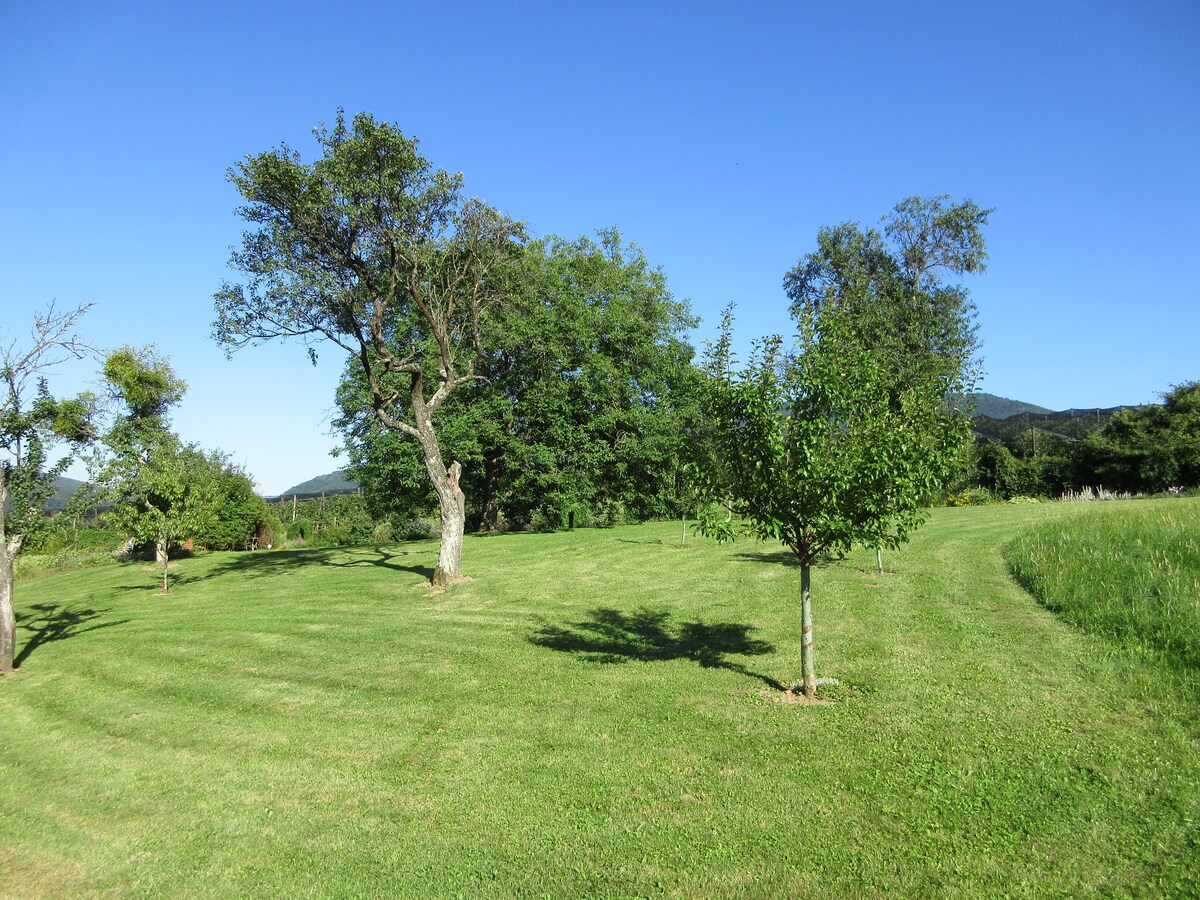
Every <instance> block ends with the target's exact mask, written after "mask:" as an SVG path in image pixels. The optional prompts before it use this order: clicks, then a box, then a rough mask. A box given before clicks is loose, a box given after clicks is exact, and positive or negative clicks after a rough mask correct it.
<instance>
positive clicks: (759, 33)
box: [0, 0, 1200, 493]
mask: <svg viewBox="0 0 1200 900" xmlns="http://www.w3.org/2000/svg"><path fill="white" fill-rule="evenodd" d="M1198 47H1200V3H1197V2H1195V0H1175V2H1168V0H1137V2H1103V0H1100V2H1087V3H1084V2H1064V0H1049V2H1045V0H1037V2H1004V3H962V2H958V0H955V2H921V0H913V2H906V3H895V2H844V3H843V2H836V3H828V2H824V3H817V2H808V0H790V2H777V3H772V2H756V3H741V4H735V3H709V2H697V0H692V2H645V0H643V2H607V3H603V4H599V3H597V4H586V3H563V2H544V3H537V2H495V0H492V2H438V3H432V2H420V3H416V2H403V0H398V2H371V3H355V2H353V0H350V2H345V3H313V2H307V0H294V2H287V3H256V2H253V0H246V2H236V3H209V2H204V0H197V2H192V3H187V4H174V3H162V2H145V3H131V2H122V0H114V2H111V3H104V4H97V3H91V2H69V0H66V2H54V3H47V2H43V0H4V2H3V3H0V129H2V130H0V136H2V137H0V179H2V180H3V191H2V193H0V332H2V333H4V334H5V335H7V336H8V337H9V338H10V339H11V338H12V337H13V336H18V335H22V334H24V333H26V331H27V330H28V327H29V325H30V323H31V321H32V315H33V312H34V310H35V309H38V308H41V307H44V306H45V304H46V303H48V302H49V301H56V302H57V303H58V304H59V305H60V306H73V305H75V304H77V303H80V302H85V301H88V302H94V303H95V307H94V308H93V309H92V310H91V311H90V312H89V313H88V315H87V316H86V317H85V318H84V320H83V321H82V323H81V331H82V332H83V333H84V334H85V336H87V337H89V338H90V339H91V340H92V342H93V343H95V344H97V345H99V346H101V347H104V348H113V347H116V346H119V345H122V344H133V345H143V344H148V343H153V344H156V345H157V346H158V348H159V350H160V351H161V352H162V353H164V354H166V355H167V356H169V357H170V358H171V360H172V362H173V364H174V366H175V368H176V370H177V372H178V373H179V374H180V375H181V376H182V377H183V378H184V379H185V380H186V381H187V382H188V383H189V385H190V390H189V392H188V394H187V396H186V397H185V398H184V400H183V402H182V404H181V405H180V407H179V409H178V411H177V412H176V414H175V418H174V423H175V426H176V429H177V430H178V431H179V432H180V434H181V435H182V436H183V437H184V438H185V439H187V440H194V441H198V442H200V443H201V444H202V445H204V446H205V447H206V448H210V449H213V448H219V449H222V450H224V451H226V452H228V453H230V454H231V455H232V456H233V458H234V459H235V460H236V461H238V462H239V463H241V464H243V465H244V466H246V467H247V468H248V470H249V471H250V473H251V474H252V475H253V476H254V478H255V479H256V481H257V483H258V485H259V487H260V489H261V490H263V491H265V492H267V493H275V492H278V491H281V490H284V489H286V488H287V487H289V486H290V485H292V484H294V483H296V482H298V481H301V480H304V479H306V478H308V477H311V476H313V475H317V474H321V473H324V472H327V471H330V470H332V469H334V468H336V467H337V465H338V461H337V460H335V459H332V458H330V456H329V452H330V450H332V449H334V448H335V447H336V446H337V440H336V438H335V437H332V436H330V433H329V430H330V429H329V418H330V411H331V409H332V407H333V395H334V386H335V384H336V381H337V376H338V373H339V371H340V368H341V359H340V358H339V357H338V356H337V355H336V351H335V349H334V348H329V349H328V350H327V351H326V352H325V353H323V354H322V357H321V361H320V364H319V365H318V366H317V367H316V368H315V369H314V368H313V367H312V366H310V365H309V364H308V362H307V359H306V356H305V353H304V350H303V348H302V347H300V346H298V345H280V346H269V347H260V348H251V349H246V350H242V351H240V352H239V353H237V354H236V355H235V356H234V358H233V359H232V360H226V359H225V357H224V354H223V352H222V351H221V349H220V348H218V347H217V345H216V344H215V343H214V342H213V341H212V340H211V338H210V337H209V333H210V330H211V322H212V319H213V303H212V294H213V292H214V291H215V290H217V289H218V288H219V287H220V285H221V281H222V279H225V278H229V277H231V273H230V272H229V270H228V269H227V261H228V257H229V248H230V247H231V245H233V244H235V243H236V242H238V241H239V238H240V235H241V232H242V224H241V221H240V220H239V219H237V218H236V217H235V215H234V209H235V208H236V206H237V205H238V196H237V194H236V192H235V191H234V189H233V188H232V186H231V185H229V184H228V183H227V181H226V177H225V173H226V169H227V168H228V167H229V166H230V165H232V164H233V163H235V162H236V161H238V160H239V159H241V158H242V157H244V156H246V155H248V154H254V153H259V152H261V151H264V150H268V149H271V148H273V147H276V146H278V145H279V144H280V143H281V142H287V143H288V144H290V145H291V146H293V147H295V148H297V149H299V150H301V151H302V152H303V153H304V154H305V158H306V159H309V160H311V159H312V158H313V155H314V153H315V148H316V144H315V142H314V141H313V140H312V137H311V129H312V127H313V126H314V125H316V124H318V123H323V122H324V123H331V122H332V120H333V118H334V116H335V114H336V110H337V108H338V107H339V106H342V107H344V108H345V109H346V111H347V113H349V114H353V113H355V112H358V111H367V112H371V113H373V114H374V115H375V116H376V117H377V118H379V119H384V120H387V121H390V122H393V123H395V124H397V125H398V126H399V127H400V128H401V129H402V130H403V131H404V132H405V133H406V134H409V135H412V136H416V137H418V138H420V140H421V150H422V152H423V153H424V155H425V156H426V157H427V158H428V159H430V160H431V161H432V162H433V163H434V164H435V165H437V166H439V167H442V168H446V169H449V170H451V171H462V172H464V173H465V175H466V179H467V186H468V190H469V191H470V192H471V193H473V194H475V195H478V196H480V197H482V198H484V199H485V200H487V201H488V202H490V203H491V204H493V205H495V206H497V207H499V208H500V209H502V210H503V211H504V212H506V213H508V214H509V215H511V216H513V217H515V218H518V219H522V220H524V221H526V222H527V223H528V225H529V228H530V230H531V232H533V233H534V234H551V233H553V234H561V235H566V236H576V235H579V234H591V233H593V232H595V231H596V230H597V229H599V228H602V227H606V226H610V225H616V226H617V227H619V228H620V229H621V231H622V233H623V235H624V236H625V237H626V239H628V240H632V241H634V242H635V243H637V244H639V245H641V246H642V247H643V248H644V249H645V251H646V254H647V256H648V258H649V259H650V260H651V261H652V262H653V263H654V264H656V265H658V266H661V267H662V269H663V271H664V272H665V273H666V275H667V278H668V281H669V284H670V286H671V288H672V290H673V291H674V293H675V295H676V296H677V297H683V298H688V299H690V301H691V303H692V307H693V310H694V312H695V313H696V314H698V315H699V316H700V317H701V318H702V319H703V324H702V325H701V327H700V329H699V330H698V332H697V334H696V335H695V342H696V343H697V345H699V344H700V343H701V342H702V341H703V340H704V339H705V338H706V337H707V336H710V335H711V334H712V331H713V328H714V325H715V322H716V321H717V318H718V316H719V311H720V309H721V308H722V307H723V306H724V305H725V304H726V303H727V302H729V301H735V302H736V303H737V304H738V308H739V314H738V331H739V336H740V337H743V338H746V339H748V338H750V337H752V336H758V335H761V334H765V333H769V332H777V331H786V330H787V328H788V319H787V313H786V301H785V298H784V295H783V291H782V287H781V282H782V278H783V274H784V272H785V271H787V269H788V268H790V267H791V266H792V265H793V264H794V263H795V262H796V261H797V260H798V259H799V258H800V257H801V256H802V255H803V254H805V253H807V252H809V251H810V250H812V249H813V248H814V246H815V238H816V233H817V230H818V229H819V228H820V227H821V226H823V225H834V224H838V223H840V222H844V221H857V222H861V223H863V224H875V223H877V222H878V220H879V218H880V216H882V215H883V214H884V213H886V212H887V211H888V210H889V209H890V208H891V207H892V206H893V205H894V204H895V203H896V202H897V201H899V200H901V199H902V198H904V197H907V196H910V195H913V194H920V195H932V194H940V193H947V194H951V195H953V196H954V197H955V198H959V199H961V198H967V197H969V198H971V199H973V200H975V201H976V202H977V203H979V204H980V205H982V206H986V207H994V208H995V212H994V213H993V214H992V218H991V225H990V227H989V229H988V232H987V236H988V241H989V249H990V254H991V261H990V264H989V268H988V271H987V272H986V273H985V274H983V275H981V276H974V277H971V278H970V279H969V281H968V282H967V284H968V287H969V288H970V290H971V294H972V296H973V298H974V299H975V301H976V303H977V305H978V307H979V324H980V334H981V337H982V340H983V354H984V357H985V367H986V377H985V381H984V383H983V384H982V385H981V388H982V389H983V390H986V391H989V392H991V393H995V394H1001V395H1003V396H1006V397H1011V398H1015V399H1020V400H1025V401H1028V402H1032V403H1037V404H1040V405H1042V406H1048V407H1052V408H1055V409H1062V408H1067V407H1071V406H1075V407H1095V406H1115V405H1117V404H1126V403H1144V402H1152V401H1154V400H1156V399H1157V397H1156V395H1157V393H1158V392H1160V391H1163V390H1166V389H1168V388H1169V386H1170V385H1171V384H1175V383H1180V382H1183V381H1190V380H1194V379H1197V378H1200V288H1198V287H1197V277H1196V263H1197V261H1198V259H1200V226H1198V225H1197V222H1198V219H1197V213H1198V211H1200V53H1198V52H1197V48H1198ZM95 369H96V366H95V364H94V363H89V364H87V365H79V366H70V367H64V369H63V370H62V372H61V373H60V377H59V378H58V379H57V380H56V382H55V384H56V386H57V388H59V389H60V390H62V391H72V390H78V389H80V388H82V387H85V386H86V385H87V382H88V380H89V379H91V378H94V372H95Z"/></svg>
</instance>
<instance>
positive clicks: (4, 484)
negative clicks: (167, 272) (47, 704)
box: [0, 305, 92, 674]
mask: <svg viewBox="0 0 1200 900" xmlns="http://www.w3.org/2000/svg"><path fill="white" fill-rule="evenodd" d="M87 309H88V305H83V306H78V307H76V308H75V309H72V310H69V311H65V312H62V311H58V310H55V308H54V306H53V305H51V306H50V307H49V309H47V310H46V312H45V313H43V314H40V315H37V316H35V318H34V324H33V331H32V335H31V340H30V341H29V342H28V343H27V344H26V343H22V342H21V341H19V340H18V339H16V338H13V339H12V340H5V341H4V343H3V345H2V346H0V391H2V396H0V451H2V452H0V674H6V673H10V672H12V671H13V665H14V658H15V657H14V654H15V650H16V616H15V613H14V610H13V581H14V578H13V568H14V563H15V560H16V557H17V554H19V553H20V552H21V548H22V546H23V545H25V543H26V542H27V541H28V540H29V539H31V538H32V537H34V536H35V535H36V534H37V533H38V532H39V531H40V530H41V529H43V528H44V527H46V524H47V519H46V501H47V500H48V499H49V497H50V496H51V495H52V494H53V493H54V478H55V476H57V475H60V474H61V473H62V472H63V470H64V469H65V468H66V467H67V465H68V464H69V462H70V460H71V455H70V454H69V453H68V454H65V455H62V456H60V457H59V459H58V460H57V461H56V462H52V461H51V456H50V451H51V449H52V445H53V444H54V443H56V442H58V441H61V440H65V441H67V442H68V443H69V444H71V445H73V446H74V447H80V446H82V445H83V444H85V443H86V442H87V441H89V440H90V439H91V437H92V427H91V422H90V416H91V412H92V398H90V397H88V396H81V397H78V398H75V399H72V400H56V399H54V397H52V396H51V394H50V390H49V387H48V384H47V381H46V375H45V373H46V371H47V370H48V369H50V368H53V367H54V366H56V365H59V364H61V363H63V362H65V361H66V360H68V359H71V358H79V357H82V356H83V355H84V354H86V353H88V352H90V349H91V348H90V347H88V345H87V344H86V343H85V342H84V341H83V340H82V339H80V338H79V337H78V336H77V335H76V334H75V333H74V329H75V325H76V322H77V321H78V319H79V317H80V316H82V315H83V314H84V313H85V312H86V311H87Z"/></svg>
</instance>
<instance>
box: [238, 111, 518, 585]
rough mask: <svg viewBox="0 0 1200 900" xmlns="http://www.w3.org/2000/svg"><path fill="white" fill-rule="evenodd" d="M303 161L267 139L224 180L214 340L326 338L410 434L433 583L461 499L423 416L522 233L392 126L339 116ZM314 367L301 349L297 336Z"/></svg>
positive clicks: (457, 552) (457, 559)
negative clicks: (227, 243)
mask: <svg viewBox="0 0 1200 900" xmlns="http://www.w3.org/2000/svg"><path fill="white" fill-rule="evenodd" d="M314 134H315V136H316V138H317V141H318V143H319V144H320V147H321V151H322V156H321V158H320V159H318V160H317V161H316V162H314V163H312V164H311V165H307V164H305V163H303V162H302V161H301V159H300V156H299V154H297V153H296V152H294V151H292V150H291V149H290V148H288V147H286V146H283V147H281V148H280V149H279V150H276V151H271V152H266V153H262V154H259V155H258V156H251V157H247V158H246V160H245V161H244V162H242V163H240V164H238V165H237V166H236V167H235V168H234V169H231V170H230V173H229V178H230V180H231V181H232V182H233V184H234V185H235V186H236V187H237V189H238V190H239V191H240V192H241V194H242V196H243V197H245V198H246V200H247V201H248V205H247V206H245V207H243V208H242V209H240V210H239V215H241V216H242V218H244V219H245V220H246V221H247V222H249V223H250V224H251V226H252V230H251V231H249V232H247V234H246V235H245V238H244V240H243V243H242V249H241V250H240V251H235V252H234V253H233V256H232V259H231V262H230V265H231V266H232V268H234V269H236V270H238V271H240V272H242V273H244V274H245V275H246V276H247V278H248V282H247V283H246V284H244V285H243V284H230V283H225V284H224V286H223V287H222V289H221V290H220V291H218V292H217V293H216V295H215V298H216V310H217V321H216V324H215V337H216V338H217V340H218V341H219V342H221V343H223V344H225V345H226V347H227V348H229V349H230V350H232V349H236V348H238V347H241V346H244V345H246V344H253V343H258V342H261V341H265V340H270V339H273V338H289V337H298V338H301V339H303V340H306V341H311V340H314V339H318V340H327V341H329V342H331V343H333V344H334V345H336V346H338V347H340V348H342V350H344V351H345V352H346V353H347V354H349V356H350V357H351V358H352V359H353V361H354V364H355V365H356V366H357V367H358V368H359V371H360V373H361V377H362V381H363V384H364V386H365V390H366V397H367V400H368V403H369V409H370V410H371V412H372V413H373V414H374V415H375V416H376V418H377V419H378V420H379V422H380V423H381V424H382V425H383V426H384V427H385V428H386V429H388V430H390V431H392V432H395V433H399V434H403V435H405V436H406V437H408V438H411V439H415V440H416V441H417V442H418V444H419V445H420V447H421V453H422V456H423V462H424V465H425V470H426V473H427V474H428V477H429V480H430V483H431V484H432V487H433V490H434V493H435V494H436V496H437V500H438V509H439V512H440V515H441V526H442V527H441V549H440V551H439V555H438V565H437V569H436V570H435V572H434V576H433V581H434V583H435V584H445V583H450V582H453V581H454V580H455V579H457V578H458V577H459V574H460V565H461V555H462V541H463V532H464V528H465V522H466V497H465V494H464V492H463V490H462V486H461V479H462V464H461V462H459V461H457V460H455V461H454V462H451V463H450V464H449V465H447V464H446V461H445V457H444V455H443V451H442V447H441V443H440V440H439V435H438V431H437V429H436V428H435V425H434V422H435V417H436V416H437V414H438V412H439V410H440V409H441V408H442V406H443V405H444V404H445V403H446V401H447V400H448V399H449V398H450V397H451V395H453V394H454V393H455V392H456V391H458V390H460V389H462V388H464V387H466V386H468V385H471V384H473V383H475V382H476V380H477V379H478V377H479V375H478V372H477V370H476V365H477V362H478V360H479V357H480V356H481V354H482V352H483V338H484V334H485V331H486V329H487V324H488V319H489V316H490V315H491V313H492V312H494V307H495V306H497V305H499V304H501V303H502V302H503V301H504V300H505V299H506V296H507V291H506V288H505V285H504V283H503V277H502V275H503V270H504V267H505V264H506V263H508V262H509V261H510V260H512V259H514V258H515V257H517V256H519V253H520V249H521V245H522V242H523V237H524V235H523V229H522V227H521V226H520V225H519V224H517V223H515V222H513V221H511V220H510V219H508V218H506V217H504V216H502V215H500V214H499V213H498V212H496V211H495V210H494V209H492V208H491V207H489V206H487V205H486V204H484V203H482V202H480V201H479V200H465V199H464V198H463V196H462V175H461V174H454V175H452V174H450V173H447V172H444V171H442V170H434V169H433V167H432V166H431V165H430V164H429V162H428V161H426V160H425V159H424V158H423V157H421V156H420V155H419V154H418V153H417V142H416V141H415V140H414V139H411V138H408V137H405V136H404V134H402V133H401V132H400V131H399V129H397V128H396V127H394V126H392V125H389V124H387V123H378V122H376V121H375V120H374V119H373V118H372V117H371V116H369V115H366V114H359V115H357V116H355V117H354V121H353V123H352V125H351V126H350V127H348V126H347V124H346V121H345V118H344V116H343V114H342V113H341V112H340V111H339V113H338V117H337V122H336V124H335V126H334V128H333V130H332V131H329V130H326V129H324V128H319V129H317V130H316V131H315V132H314ZM309 355H310V358H311V359H312V360H313V361H314V362H315V361H316V352H315V347H314V346H312V345H311V344H310V345H309Z"/></svg>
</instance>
